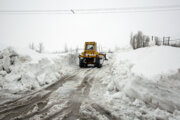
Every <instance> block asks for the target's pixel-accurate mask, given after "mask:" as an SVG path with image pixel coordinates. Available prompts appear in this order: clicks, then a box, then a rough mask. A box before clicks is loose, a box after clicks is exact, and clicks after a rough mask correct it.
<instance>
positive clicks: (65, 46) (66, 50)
mask: <svg viewBox="0 0 180 120" xmlns="http://www.w3.org/2000/svg"><path fill="white" fill-rule="evenodd" d="M64 52H65V53H67V52H68V47H67V44H66V43H65V45H64Z"/></svg>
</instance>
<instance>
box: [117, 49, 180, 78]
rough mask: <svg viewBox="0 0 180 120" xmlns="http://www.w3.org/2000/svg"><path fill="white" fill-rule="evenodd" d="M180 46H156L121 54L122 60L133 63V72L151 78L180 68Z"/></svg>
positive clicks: (171, 72) (174, 71) (172, 72)
mask: <svg viewBox="0 0 180 120" xmlns="http://www.w3.org/2000/svg"><path fill="white" fill-rule="evenodd" d="M179 53H180V48H175V47H169V46H160V47H158V46H154V47H149V48H141V49H137V50H133V51H130V52H126V53H123V54H119V58H120V59H121V60H128V61H130V62H131V63H132V64H133V68H132V72H134V73H135V74H138V75H142V76H144V77H147V78H151V77H153V76H156V75H162V74H164V75H167V74H168V75H170V74H174V73H176V72H177V70H178V69H179V68H180V62H179V61H180V54H179Z"/></svg>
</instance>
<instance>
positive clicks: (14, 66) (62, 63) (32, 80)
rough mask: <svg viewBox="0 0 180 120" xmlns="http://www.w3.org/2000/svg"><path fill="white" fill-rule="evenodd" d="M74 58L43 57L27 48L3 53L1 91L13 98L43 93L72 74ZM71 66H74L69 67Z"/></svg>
mask: <svg viewBox="0 0 180 120" xmlns="http://www.w3.org/2000/svg"><path fill="white" fill-rule="evenodd" d="M75 56H76V55H74V54H63V55H61V54H39V53H37V52H35V51H32V50H30V49H26V48H14V47H9V48H6V49H3V50H2V51H0V90H1V91H2V90H3V91H4V90H5V91H8V92H9V93H12V94H19V93H27V92H30V91H34V90H38V89H41V88H42V87H45V86H47V85H50V84H52V83H54V82H56V81H57V80H59V79H60V77H61V76H63V75H64V74H66V73H70V72H71V70H72V69H73V68H74V67H73V66H75V65H76V62H72V60H74V61H76V59H77V56H76V57H75ZM70 63H71V66H70V65H69V64H70Z"/></svg>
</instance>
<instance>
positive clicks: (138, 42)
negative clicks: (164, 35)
mask: <svg viewBox="0 0 180 120" xmlns="http://www.w3.org/2000/svg"><path fill="white" fill-rule="evenodd" d="M152 40H154V44H155V45H161V41H160V39H159V37H157V36H155V37H152ZM130 44H131V46H132V48H133V49H138V48H142V47H148V46H150V37H149V36H147V35H144V34H143V33H142V32H141V31H138V32H137V33H136V34H134V35H133V33H131V35H130Z"/></svg>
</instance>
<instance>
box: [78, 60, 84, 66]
mask: <svg viewBox="0 0 180 120" xmlns="http://www.w3.org/2000/svg"><path fill="white" fill-rule="evenodd" d="M83 61H84V60H83V59H80V60H79V67H80V68H82V67H84V63H83Z"/></svg>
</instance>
